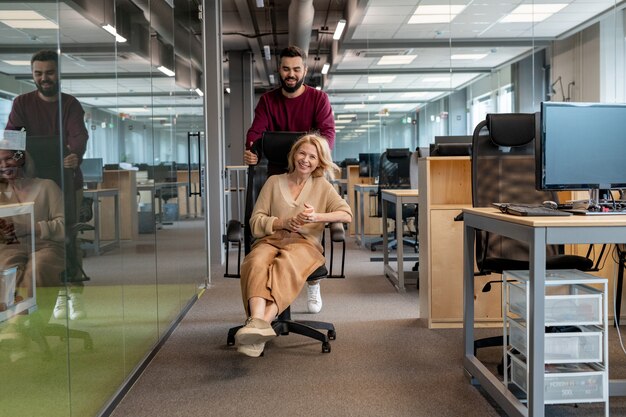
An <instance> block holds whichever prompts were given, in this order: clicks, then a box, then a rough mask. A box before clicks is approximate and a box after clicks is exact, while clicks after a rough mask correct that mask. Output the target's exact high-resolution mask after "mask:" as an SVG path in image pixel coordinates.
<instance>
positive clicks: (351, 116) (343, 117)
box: [337, 113, 356, 119]
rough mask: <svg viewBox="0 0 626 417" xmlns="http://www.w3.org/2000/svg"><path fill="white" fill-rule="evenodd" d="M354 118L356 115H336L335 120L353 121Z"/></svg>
mask: <svg viewBox="0 0 626 417" xmlns="http://www.w3.org/2000/svg"><path fill="white" fill-rule="evenodd" d="M355 117H356V114H346V113H344V114H338V115H337V118H338V119H354V118H355Z"/></svg>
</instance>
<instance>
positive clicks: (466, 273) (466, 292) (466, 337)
mask: <svg viewBox="0 0 626 417" xmlns="http://www.w3.org/2000/svg"><path fill="white" fill-rule="evenodd" d="M475 237H476V233H475V231H474V228H473V227H469V226H467V225H465V227H464V228H463V346H464V347H465V358H473V357H474V240H475Z"/></svg>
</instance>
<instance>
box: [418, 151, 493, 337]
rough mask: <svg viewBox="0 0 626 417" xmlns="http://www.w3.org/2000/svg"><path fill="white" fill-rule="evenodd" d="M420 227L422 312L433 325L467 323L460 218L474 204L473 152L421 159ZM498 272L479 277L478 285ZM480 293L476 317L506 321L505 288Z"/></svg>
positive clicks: (436, 326)
mask: <svg viewBox="0 0 626 417" xmlns="http://www.w3.org/2000/svg"><path fill="white" fill-rule="evenodd" d="M417 167H418V171H419V180H418V181H419V184H418V189H419V191H420V192H419V197H418V204H419V207H418V212H419V215H418V233H419V242H420V264H419V306H420V317H421V318H425V319H428V327H429V328H445V327H461V326H462V323H463V261H462V259H461V256H460V254H461V253H462V248H463V223H462V222H457V221H454V218H455V217H456V216H457V215H458V214H460V213H461V210H462V209H463V208H469V207H471V206H472V178H471V161H470V158H469V157H468V156H456V157H427V158H420V159H419V160H418V164H417ZM490 279H498V276H491V277H479V278H477V281H478V282H477V285H480V284H481V282H483V281H484V282H486V281H488V280H490ZM475 296H476V321H477V322H479V323H481V324H486V325H492V326H495V325H498V326H499V325H500V323H501V320H502V307H501V299H500V298H501V297H500V291H490V292H487V293H483V292H481V291H478V293H476V294H475Z"/></svg>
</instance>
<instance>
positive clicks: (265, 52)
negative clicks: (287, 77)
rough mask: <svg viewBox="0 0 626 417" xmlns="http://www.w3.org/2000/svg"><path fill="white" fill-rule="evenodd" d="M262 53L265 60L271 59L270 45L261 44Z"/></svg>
mask: <svg viewBox="0 0 626 417" xmlns="http://www.w3.org/2000/svg"><path fill="white" fill-rule="evenodd" d="M263 55H264V56H265V60H266V61H271V59H272V53H271V52H270V47H269V46H268V45H263Z"/></svg>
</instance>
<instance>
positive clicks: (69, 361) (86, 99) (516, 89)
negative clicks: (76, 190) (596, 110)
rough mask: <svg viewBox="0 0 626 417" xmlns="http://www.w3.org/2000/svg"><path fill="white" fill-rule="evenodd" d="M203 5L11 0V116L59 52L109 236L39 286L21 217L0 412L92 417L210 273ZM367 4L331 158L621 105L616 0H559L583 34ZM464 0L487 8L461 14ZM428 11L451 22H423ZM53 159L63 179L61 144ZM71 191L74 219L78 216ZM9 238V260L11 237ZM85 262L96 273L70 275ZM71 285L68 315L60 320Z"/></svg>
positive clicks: (68, 259) (453, 2)
mask: <svg viewBox="0 0 626 417" xmlns="http://www.w3.org/2000/svg"><path fill="white" fill-rule="evenodd" d="M197 3H198V2H197V1H192V0H189V1H185V0H182V1H178V0H177V1H175V2H173V1H165V0H159V1H156V0H141V1H140V0H137V1H125V0H124V1H122V0H117V1H115V0H73V1H71V2H69V1H68V2H65V1H46V2H31V3H23V2H11V1H5V2H2V3H1V4H0V25H1V26H0V35H1V36H0V127H2V128H3V127H4V126H5V125H6V123H7V120H8V118H9V112H10V109H11V104H12V102H13V100H14V99H15V97H16V96H18V95H20V94H24V93H28V92H31V91H33V90H35V89H36V86H35V84H34V83H33V80H32V79H33V77H32V74H31V68H30V58H31V56H32V54H33V53H35V52H37V51H38V50H41V49H51V50H54V51H57V52H59V53H60V61H59V68H58V73H59V78H60V86H61V88H60V91H61V92H63V93H67V94H71V95H72V96H74V97H75V98H76V99H77V100H78V102H79V103H80V104H81V106H82V108H83V109H84V113H85V114H84V117H83V122H84V127H85V128H86V130H87V132H88V137H89V139H88V141H87V145H86V152H85V155H84V156H85V157H86V158H96V159H97V158H101V159H102V163H103V166H104V170H103V172H102V178H101V179H100V180H96V181H89V182H87V183H86V184H85V187H84V189H83V196H84V197H88V198H90V199H92V200H85V199H83V200H81V202H85V201H86V204H83V205H82V208H83V210H81V211H78V210H73V212H74V213H80V214H81V216H79V217H78V218H77V222H78V223H84V224H86V225H91V226H92V227H97V228H98V232H99V233H97V234H96V233H95V232H94V230H88V229H89V227H85V229H86V230H84V231H81V232H78V233H77V236H76V239H75V242H76V243H77V245H78V246H79V247H80V248H81V250H82V251H84V253H85V256H84V257H79V256H76V255H72V254H73V253H74V252H72V251H68V250H67V247H68V246H67V245H65V244H64V245H61V247H62V250H61V252H60V253H58V251H57V253H56V256H57V258H58V262H55V263H54V266H55V267H57V269H58V267H59V265H61V266H62V268H60V269H61V271H60V272H58V271H56V270H55V269H54V268H53V267H51V266H50V263H42V265H41V266H40V267H39V272H46V271H47V272H50V271H55V274H56V275H55V276H57V277H59V278H58V279H57V280H56V281H55V280H53V279H52V280H51V279H48V280H47V281H46V280H43V281H37V280H35V283H36V285H34V286H33V290H32V291H31V290H29V289H28V288H27V287H25V285H24V282H25V281H24V280H25V279H26V276H25V275H27V274H25V271H26V270H27V269H26V267H25V265H26V263H27V260H28V259H38V258H37V250H38V249H40V248H43V247H44V244H45V243H47V242H42V241H41V239H37V238H34V237H33V235H30V236H29V234H28V233H27V232H26V230H29V229H27V228H22V229H20V233H21V234H20V236H17V240H18V241H19V242H20V244H19V245H18V246H20V247H21V248H25V249H24V250H25V251H26V253H27V254H28V256H25V257H23V259H26V260H23V261H20V262H21V263H19V265H20V266H21V268H17V271H15V275H16V278H15V281H16V282H17V287H18V291H17V297H16V296H15V291H12V290H10V289H7V288H8V287H10V284H7V283H10V282H11V280H12V274H13V272H12V271H14V270H13V269H12V268H11V266H12V265H8V264H7V263H6V262H5V263H4V264H2V265H3V266H2V268H1V271H0V272H1V274H0V282H1V283H2V287H1V288H2V290H3V291H2V294H1V295H2V296H3V297H4V298H3V299H2V300H0V310H2V311H0V372H1V373H2V375H8V376H10V377H9V378H8V379H7V381H6V382H5V383H3V384H2V385H0V398H1V399H2V413H3V414H7V415H12V416H17V417H20V416H37V415H45V416H51V417H56V416H72V415H74V416H95V415H98V414H99V413H100V412H101V411H102V410H104V409H106V407H107V406H108V404H109V401H110V400H111V398H112V397H113V396H114V395H115V394H116V392H117V390H118V389H119V388H120V386H121V385H122V384H123V383H124V381H125V380H126V378H128V376H129V375H130V374H131V373H132V372H133V370H134V369H135V368H136V367H137V366H138V365H139V364H140V363H141V361H142V359H143V358H144V357H145V356H146V355H147V353H148V352H149V351H150V350H151V349H152V348H153V347H154V346H155V345H156V344H157V343H158V342H159V340H160V339H161V338H162V337H163V336H164V335H165V334H166V333H167V332H168V330H169V329H170V325H171V324H172V321H174V320H176V319H177V317H179V315H180V313H181V312H182V311H184V309H185V308H186V307H187V306H188V305H189V303H190V301H191V300H193V299H194V297H195V296H196V294H197V292H198V286H199V285H200V284H202V283H203V281H204V279H205V277H206V276H207V264H206V244H205V242H206V240H207V239H206V235H205V233H206V232H205V230H206V224H205V222H206V218H205V207H204V196H201V195H199V194H198V193H201V192H203V190H202V189H201V186H200V185H201V183H202V180H201V178H202V175H203V172H204V165H205V163H206V161H204V160H203V159H202V158H201V156H202V155H204V149H205V143H204V140H205V138H204V134H203V132H202V130H203V126H204V122H203V117H204V115H203V107H202V99H201V96H200V95H201V94H202V91H201V90H200V88H201V83H200V80H201V73H202V68H201V66H202V64H201V62H202V58H201V57H200V56H198V50H201V48H198V44H197V43H198V42H199V40H198V36H199V33H200V30H199V27H196V26H195V25H197V22H196V21H195V20H193V19H191V18H190V16H191V10H193V9H194V8H195V6H196V5H197ZM357 3H358V8H359V9H358V13H357V14H356V15H352V16H344V17H345V18H346V19H347V20H348V25H349V28H348V29H347V34H348V35H349V36H350V38H349V41H346V42H345V45H341V42H343V41H340V49H341V51H342V53H341V54H340V55H336V56H335V57H334V61H333V62H332V66H331V70H330V72H329V74H328V76H326V77H324V78H323V82H322V88H323V89H324V90H325V91H327V92H328V94H329V97H330V99H331V104H332V106H333V109H334V112H335V119H336V125H337V141H336V146H335V149H334V151H333V152H334V155H333V156H334V159H335V160H337V161H341V160H343V159H345V158H356V157H357V156H358V154H359V153H371V152H382V151H384V150H385V149H386V148H389V147H408V148H410V149H412V150H414V149H415V148H416V147H418V146H419V147H425V146H428V144H429V143H431V142H432V141H433V140H434V137H435V136H437V135H467V134H471V132H472V130H473V127H474V126H475V125H476V123H477V122H478V121H479V120H481V119H482V118H484V114H485V113H487V112H509V111H513V112H534V111H537V110H538V106H539V103H540V102H541V101H542V100H553V101H598V102H623V101H624V100H625V99H626V86H625V82H624V80H625V79H626V77H624V71H625V68H626V65H625V62H624V60H625V55H626V52H625V51H626V43H625V40H624V39H625V37H624V20H625V17H624V16H625V15H624V9H623V6H621V5H620V6H619V7H618V2H617V1H615V0H598V1H596V2H593V5H592V4H591V3H589V2H585V3H584V4H578V3H582V2H578V1H568V2H562V3H568V4H569V6H566V7H572V14H570V15H568V16H569V17H568V18H573V16H575V15H576V14H577V13H579V14H583V13H587V15H586V16H587V17H584V18H583V17H581V18H580V24H582V23H583V22H586V23H585V26H584V27H583V26H575V29H574V30H569V29H559V28H565V26H566V24H567V23H566V22H561V21H560V20H558V18H556V17H555V18H550V17H549V16H546V13H545V12H541V13H540V12H539V10H540V9H541V7H543V3H542V2H540V1H538V0H534V1H530V2H525V3H524V6H525V7H530V9H529V10H530V11H528V10H526V11H524V10H522V11H521V12H520V11H518V12H515V13H511V12H512V10H511V7H509V6H507V5H506V3H507V2H493V4H490V2H488V1H486V2H480V3H476V2H469V1H466V0H449V1H443V2H436V3H438V4H436V5H438V6H442V5H443V6H447V7H446V8H445V10H443V11H441V10H440V11H439V12H437V13H434V12H430V13H422V12H420V13H417V11H418V10H417V9H418V6H420V5H422V3H425V2H418V1H415V2H413V3H411V2H401V3H403V4H405V5H404V6H394V7H393V10H389V9H386V8H385V7H384V3H385V2H384V1H378V0H369V1H362V2H357ZM428 3H432V4H430V5H435V4H434V3H435V2H428ZM496 3H497V4H498V5H499V6H498V7H502V8H503V9H502V10H500V11H497V13H499V14H498V16H499V17H498V18H497V19H496V20H494V21H487V20H484V19H480V18H477V17H476V16H483V15H487V14H488V12H494V11H495V9H494V7H495V6H494V4H496ZM548 3H554V2H548ZM172 4H175V6H176V7H175V8H173V7H172V6H171V5H172ZM465 7H468V8H476V9H475V10H474V11H475V13H474V14H473V15H465V14H464V13H463V11H462V10H463V9H464V8H465ZM481 7H482V8H484V10H478V8H481ZM507 7H508V8H507ZM535 8H536V9H535ZM505 9H506V10H505ZM459 10H461V11H459ZM347 12H348V9H346V13H347ZM481 13H482V14H481ZM599 13H601V14H600V15H599ZM428 14H434V15H437V16H439V19H440V21H439V22H438V23H433V22H427V21H424V19H426V18H424V17H423V16H422V15H428ZM357 15H360V16H362V17H363V19H360V20H359V22H358V24H355V23H353V22H351V21H350V20H351V19H353V18H354V17H355V16H357ZM414 16H417V17H414ZM420 16H422V17H420ZM420 19H422V21H420ZM429 19H431V17H429ZM507 19H509V21H507ZM515 19H517V21H515ZM550 19H553V20H550ZM409 20H412V21H413V23H411V24H408V22H409ZM565 20H567V19H565ZM396 22H402V24H403V25H402V26H400V25H398V26H394V25H396ZM405 23H407V24H406V25H405ZM107 25H108V26H107ZM559 25H561V26H559ZM105 28H106V29H105ZM183 29H185V30H183ZM346 36H347V35H346V34H344V40H345V39H346V38H345V37H346ZM387 56H399V57H401V59H400V60H396V61H394V60H393V59H391V58H386V57H387ZM583 56H584V60H583ZM168 70H169V71H168ZM57 108H58V107H57ZM231 111H237V110H231ZM26 133H27V143H31V142H32V143H34V142H35V141H36V139H34V140H32V141H29V137H28V136H29V135H28V133H29V132H28V129H27V132H26ZM50 136H52V138H50V139H52V140H54V134H52V135H50ZM56 141H57V144H60V143H61V142H60V139H59V137H58V134H57V138H56ZM40 155H41V154H40V153H36V154H35V155H33V157H38V156H40ZM3 156H6V154H5V155H3ZM45 156H46V157H47V158H46V159H48V160H54V161H55V162H56V172H57V176H59V177H62V171H63V169H62V168H60V166H61V161H62V160H63V158H64V157H65V155H64V150H63V147H61V148H60V149H59V150H58V151H56V152H49V153H46V154H45ZM18 159H19V158H18ZM0 163H2V162H0ZM58 182H59V189H60V193H61V195H64V196H66V195H70V196H71V195H72V193H70V191H71V187H72V185H73V183H72V182H71V181H67V180H63V179H59V180H58ZM7 183H8V181H7V180H6V179H3V180H2V181H0V186H2V187H5V188H6V187H7ZM63 198H64V206H66V207H65V210H64V216H63V217H64V218H65V220H66V223H68V224H69V223H70V219H71V218H72V216H73V213H72V212H71V211H70V210H69V209H68V207H69V200H67V198H68V197H63ZM90 201H92V204H90V203H89V202H90ZM28 206H29V205H28V204H26V202H24V201H22V202H17V203H16V202H15V201H6V200H2V201H0V217H1V218H3V219H9V220H11V221H12V222H15V223H16V224H27V223H28V217H29V216H30V214H29V212H28V209H27V207H28ZM116 208H117V210H116ZM33 218H34V215H33ZM30 230H32V231H33V232H34V231H36V230H37V228H36V227H35V228H34V230H33V228H31V229H30ZM117 230H119V234H117V233H116V231H117ZM117 237H119V242H118V241H117ZM7 241H8V242H10V241H11V240H10V239H9V240H7V239H4V241H3V242H2V243H0V245H4V246H3V249H4V250H3V251H2V253H0V255H2V254H7V253H9V251H8V250H7V249H6V248H7V247H9V246H13V244H12V245H6V243H7ZM30 242H33V243H34V246H35V249H34V250H32V245H30ZM15 247H17V246H15ZM29 248H30V249H29ZM10 249H13V248H10ZM32 252H34V253H35V256H34V257H32V256H31V255H32ZM4 258H6V256H5V257H4ZM78 258H80V259H82V261H81V264H80V266H82V268H83V270H84V273H85V275H86V276H87V277H89V280H83V281H81V280H80V279H78V278H80V274H78V273H76V272H72V273H69V272H68V271H70V270H71V268H70V267H71V266H74V267H75V265H74V264H72V262H74V261H75V259H78ZM40 259H45V257H43V256H41V257H40ZM31 271H32V270H31ZM18 276H19V281H18V278H17V277H18ZM28 279H30V280H31V282H32V279H33V276H32V273H31V275H29V277H28ZM7 294H9V295H7ZM59 294H61V297H59ZM76 294H78V295H76ZM11 295H13V297H11ZM63 296H64V297H65V309H64V310H63V309H58V311H59V312H58V313H57V314H55V312H54V309H55V306H56V305H57V301H58V300H59V298H61V300H63ZM73 298H74V299H75V300H72V299H73ZM76 300H78V301H79V302H76V303H75V301H76ZM70 301H72V304H73V305H72V306H70ZM2 303H4V305H2ZM20 303H25V304H20ZM16 306H19V307H16ZM23 306H26V308H24V309H22V307H23ZM18 310H21V311H18Z"/></svg>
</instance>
